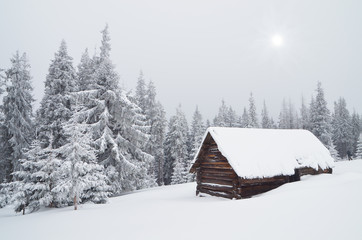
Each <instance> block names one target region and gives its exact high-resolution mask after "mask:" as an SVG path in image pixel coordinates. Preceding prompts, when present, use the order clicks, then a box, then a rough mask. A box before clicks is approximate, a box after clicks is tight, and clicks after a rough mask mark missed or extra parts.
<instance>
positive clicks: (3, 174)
mask: <svg viewBox="0 0 362 240" xmlns="http://www.w3.org/2000/svg"><path fill="white" fill-rule="evenodd" d="M5 81H6V77H5V74H4V70H3V69H0V98H2V97H3V95H2V94H3V93H4V92H5V91H4V88H5ZM4 120H5V116H4V113H3V105H2V104H0V184H1V183H3V182H7V180H6V179H7V178H9V176H10V173H11V166H10V164H9V163H10V160H8V159H7V158H9V157H10V156H11V147H10V143H9V142H8V141H7V139H8V137H7V129H6V127H5V125H4ZM1 190H3V191H5V189H4V187H3V186H1V185H0V195H1ZM0 202H1V200H0ZM0 207H1V203H0Z"/></svg>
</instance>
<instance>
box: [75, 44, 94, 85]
mask: <svg viewBox="0 0 362 240" xmlns="http://www.w3.org/2000/svg"><path fill="white" fill-rule="evenodd" d="M94 71H95V69H94V59H92V58H90V57H89V54H88V49H86V50H85V51H84V53H83V55H82V58H81V60H80V63H79V65H78V72H77V80H78V90H79V91H87V90H91V89H92V88H93V79H92V77H93V74H94Z"/></svg>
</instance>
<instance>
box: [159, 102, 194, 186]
mask: <svg viewBox="0 0 362 240" xmlns="http://www.w3.org/2000/svg"><path fill="white" fill-rule="evenodd" d="M188 131H189V129H188V124H187V120H186V117H185V114H184V113H183V112H182V110H181V106H179V107H178V108H177V109H176V115H174V116H172V117H171V119H170V121H169V125H168V132H167V134H166V141H165V167H164V182H165V184H166V185H168V184H177V183H185V182H187V181H188V174H189V171H188V170H189V166H190V165H191V160H190V157H189V153H188V152H187V140H188Z"/></svg>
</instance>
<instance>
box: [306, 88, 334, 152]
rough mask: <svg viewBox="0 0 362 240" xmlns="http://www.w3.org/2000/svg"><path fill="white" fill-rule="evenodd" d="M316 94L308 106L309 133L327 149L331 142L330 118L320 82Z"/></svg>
mask: <svg viewBox="0 0 362 240" xmlns="http://www.w3.org/2000/svg"><path fill="white" fill-rule="evenodd" d="M316 92H317V95H316V97H315V99H313V100H312V101H311V105H310V123H311V132H312V133H313V134H314V135H315V136H316V137H317V138H318V139H319V140H320V141H321V142H322V143H323V144H324V145H325V146H326V147H327V148H328V147H329V146H330V145H331V141H332V127H331V116H330V112H329V109H328V107H327V101H326V100H325V98H324V90H323V88H322V84H321V83H320V82H318V85H317V89H316Z"/></svg>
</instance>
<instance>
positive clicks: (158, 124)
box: [137, 81, 167, 185]
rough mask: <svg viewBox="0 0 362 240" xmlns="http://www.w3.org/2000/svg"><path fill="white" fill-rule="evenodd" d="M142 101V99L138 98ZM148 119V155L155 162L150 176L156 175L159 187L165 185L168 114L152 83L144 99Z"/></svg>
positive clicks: (144, 110) (149, 84)
mask: <svg viewBox="0 0 362 240" xmlns="http://www.w3.org/2000/svg"><path fill="white" fill-rule="evenodd" d="M137 99H140V98H137ZM143 112H144V113H145V115H146V119H147V121H148V123H149V124H150V138H149V142H148V144H147V149H148V153H149V154H151V155H152V156H154V162H153V163H152V166H151V168H150V171H149V174H151V175H154V176H155V177H156V179H157V183H158V185H162V184H163V165H164V150H163V144H164V141H165V135H166V124H167V121H166V117H165V115H166V113H165V111H164V109H163V107H162V105H161V103H159V102H158V103H157V102H156V88H155V86H154V83H153V82H152V81H150V82H149V83H148V86H147V89H146V96H145V97H144V109H143Z"/></svg>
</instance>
